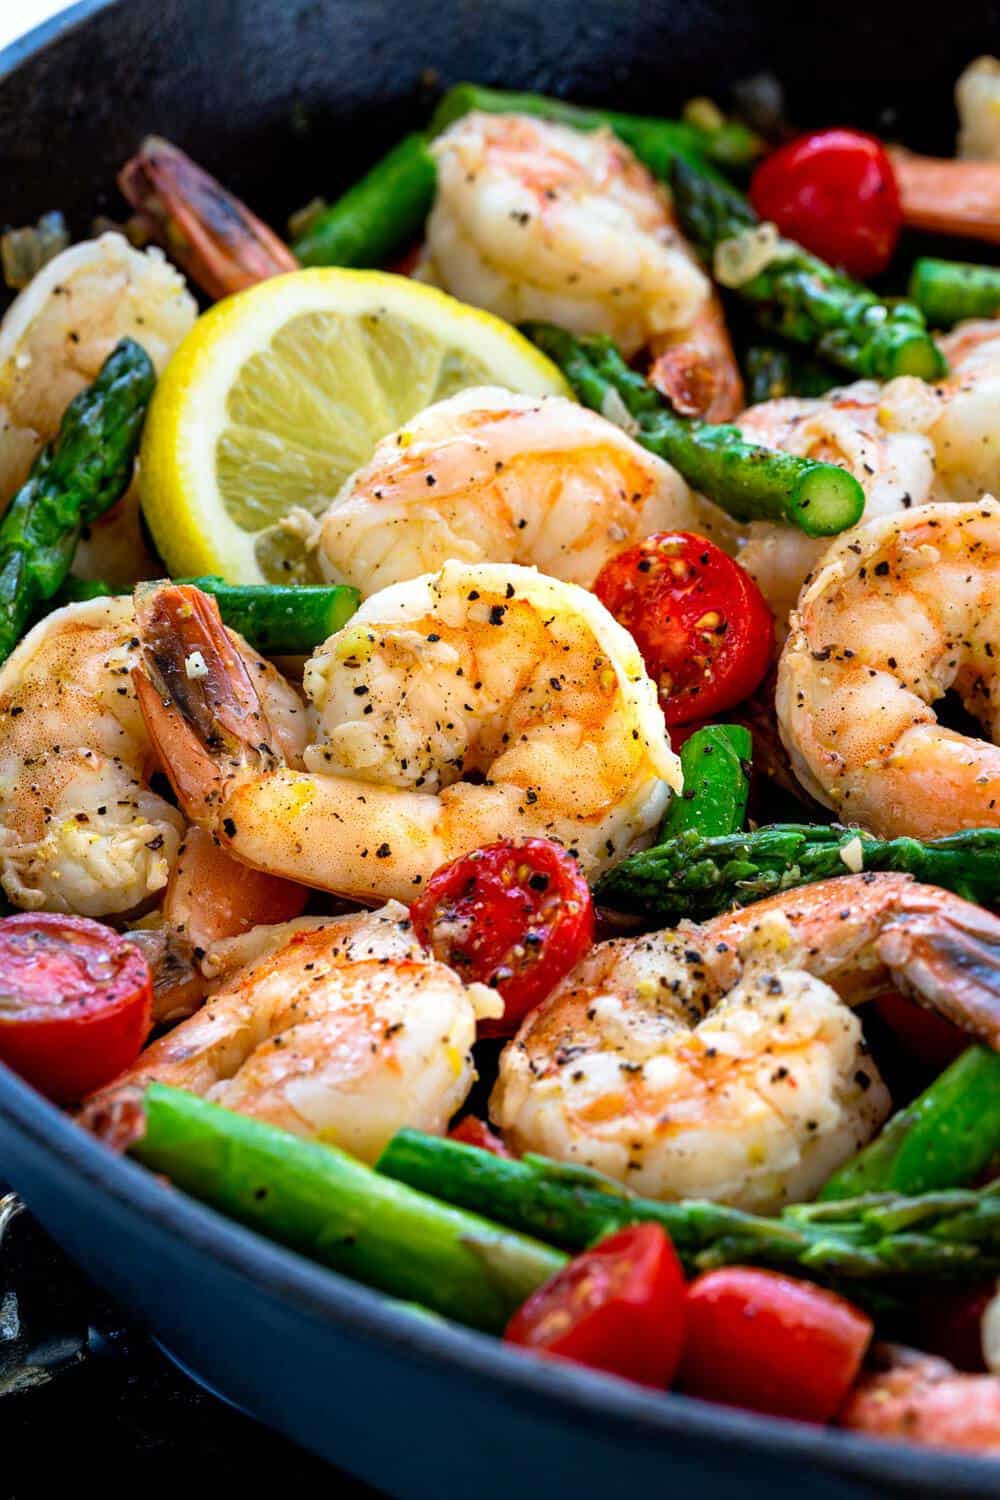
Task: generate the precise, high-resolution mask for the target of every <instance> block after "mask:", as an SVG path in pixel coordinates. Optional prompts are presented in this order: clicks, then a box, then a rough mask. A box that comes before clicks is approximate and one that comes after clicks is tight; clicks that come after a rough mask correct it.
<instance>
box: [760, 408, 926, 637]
mask: <svg viewBox="0 0 1000 1500" xmlns="http://www.w3.org/2000/svg"><path fill="white" fill-rule="evenodd" d="M737 425H738V426H739V428H740V429H741V431H742V432H744V433H745V434H746V436H747V437H748V438H750V439H751V440H752V441H753V442H758V443H762V444H764V445H765V446H766V447H768V448H781V449H784V451H785V452H787V453H795V454H798V455H799V457H800V458H814V459H820V460H822V461H823V462H825V463H835V464H839V465H840V466H841V468H844V469H848V470H849V471H850V473H852V474H853V475H854V477H855V479H857V480H858V482H859V483H860V485H861V487H862V489H863V490H864V492H865V518H866V519H871V518H872V517H874V516H884V515H891V514H893V513H894V512H895V511H899V510H903V509H908V508H909V507H910V506H913V505H922V504H923V503H924V501H925V500H928V499H930V498H931V489H932V486H933V483H934V447H933V444H932V443H931V440H930V439H929V438H928V437H926V436H925V435H924V434H922V433H919V432H906V431H900V432H890V431H887V430H885V428H883V427H882V426H881V425H880V422H879V387H878V386H877V385H876V384H875V383H874V382H873V381H858V382H856V383H855V384H854V385H850V386H845V387H844V388H843V389H842V390H839V391H835V392H833V393H831V394H830V395H828V396H823V397H816V398H805V397H795V396H786V397H781V398H779V399H777V400H774V401H763V402H761V403H760V405H758V406H751V407H749V408H748V409H747V410H746V411H745V412H743V414H742V415H741V416H740V417H739V418H738V419H737ZM746 533H747V541H746V543H745V545H744V546H743V548H742V549H741V551H740V553H739V560H740V562H741V563H742V565H743V566H744V567H745V568H746V570H747V572H748V573H750V574H751V576H752V577H753V578H754V579H756V581H757V584H758V586H759V587H760V590H761V592H762V593H763V595H764V597H765V598H766V599H767V602H768V603H769V604H770V606H771V608H772V609H773V610H774V613H775V617H776V619H777V621H778V625H779V628H781V627H783V626H784V623H785V621H787V619H788V616H789V614H790V612H791V610H792V608H793V606H794V604H795V601H796V599H797V598H798V595H799V590H800V589H801V587H802V584H803V583H804V582H805V580H806V578H807V577H808V575H809V574H810V572H811V571H812V570H813V569H814V568H815V567H816V564H817V563H818V562H819V559H820V558H821V557H822V556H823V554H824V553H825V552H826V550H827V548H828V547H829V545H830V543H829V541H828V539H826V538H823V537H819V538H816V537H808V536H806V534H805V532H803V531H800V530H799V529H798V527H795V526H785V525H781V524H780V523H777V522H773V521H754V522H752V523H751V525H750V526H748V527H747V528H746Z"/></svg>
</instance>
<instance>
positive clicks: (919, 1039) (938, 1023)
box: [875, 990, 969, 1071]
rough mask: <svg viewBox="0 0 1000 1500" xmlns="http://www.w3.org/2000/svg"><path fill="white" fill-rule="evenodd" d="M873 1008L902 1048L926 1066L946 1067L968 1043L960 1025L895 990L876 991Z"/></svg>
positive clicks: (939, 1068)
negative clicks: (877, 992) (953, 1023)
mask: <svg viewBox="0 0 1000 1500" xmlns="http://www.w3.org/2000/svg"><path fill="white" fill-rule="evenodd" d="M875 1009H876V1010H877V1011H878V1013H879V1015H880V1016H881V1017H882V1020H883V1021H884V1022H885V1024H886V1025H887V1026H888V1027H889V1029H890V1031H891V1032H892V1033H893V1035H894V1036H895V1037H896V1039H897V1040H898V1042H899V1044H900V1046H901V1047H902V1048H903V1049H904V1051H906V1052H908V1053H909V1054H910V1056H911V1057H913V1058H915V1059H916V1060H917V1062H920V1063H924V1064H925V1065H926V1066H927V1067H928V1068H937V1069H938V1070H939V1071H940V1070H941V1069H942V1068H946V1067H947V1066H948V1064H949V1063H950V1062H954V1061H955V1058H956V1057H958V1055H959V1053H961V1052H964V1051H965V1049H966V1047H967V1046H968V1045H969V1037H968V1034H967V1033H966V1032H964V1031H962V1029H961V1028H960V1027H958V1026H953V1025H952V1023H951V1022H950V1021H946V1020H945V1018H944V1016H939V1015H937V1014H936V1013H935V1012H934V1011H932V1010H925V1009H924V1007H923V1006H922V1005H918V1004H917V1003H916V1001H915V1000H908V999H907V997H906V996H905V995H901V994H900V993H899V991H898V990H886V992H885V994H884V995H879V996H878V998H877V999H876V1001H875Z"/></svg>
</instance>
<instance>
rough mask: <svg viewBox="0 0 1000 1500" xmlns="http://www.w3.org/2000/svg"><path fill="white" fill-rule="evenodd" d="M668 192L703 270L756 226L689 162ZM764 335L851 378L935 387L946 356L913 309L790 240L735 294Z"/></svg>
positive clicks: (744, 204)
mask: <svg viewBox="0 0 1000 1500" xmlns="http://www.w3.org/2000/svg"><path fill="white" fill-rule="evenodd" d="M671 180H672V185H673V189H674V204H675V207H676V210H677V216H678V219H679V220H680V224H681V228H682V229H683V230H684V232H685V234H686V235H687V236H688V238H689V239H690V240H691V241H692V242H693V244H694V246H695V248H696V249H697V250H698V252H699V254H700V255H701V256H702V258H703V259H704V260H705V261H706V262H707V264H708V265H710V266H713V267H714V265H715V258H716V252H717V250H718V248H719V246H720V245H722V244H723V243H724V242H726V241H732V240H736V239H738V238H739V237H740V236H743V235H745V234H746V233H747V231H749V230H753V229H755V228H757V227H758V225H759V224H760V220H759V219H758V217H757V215H756V213H755V212H754V210H753V209H752V208H751V206H750V204H749V202H748V201H747V199H746V198H745V197H744V196H743V195H742V194H741V193H738V192H737V191H736V190H735V188H732V187H730V186H729V185H728V184H723V183H719V182H717V181H715V180H714V179H713V178H712V177H709V176H708V175H707V174H706V173H704V172H701V171H699V170H698V168H697V167H696V166H692V165H691V163H690V162H686V161H683V160H681V159H680V158H677V159H675V161H674V164H673V175H672V179H671ZM734 290H735V292H736V293H737V294H738V295H739V296H740V297H743V298H745V299H746V300H747V301H749V302H751V303H752V304H753V307H754V311H755V313H756V316H757V318H758V321H759V322H760V323H761V324H762V326H763V327H764V328H766V329H767V330H769V331H770V332H773V333H778V334H780V335H781V337H782V338H786V339H789V340H790V341H791V342H792V343H795V344H808V345H810V346H811V347H812V348H813V349H814V350H815V352H816V354H818V355H819V356H820V358H822V359H825V360H829V361H830V362H831V363H832V364H835V365H839V366H840V367H841V368H842V369H844V370H850V371H852V372H853V374H855V375H861V376H866V377H869V378H872V379H875V380H891V379H892V378H893V376H895V375H918V376H920V377H921V378H922V379H924V380H936V379H937V378H938V376H940V375H943V374H944V372H945V368H946V367H945V361H944V357H943V355H942V354H941V352H940V350H939V349H938V347H937V345H936V344H935V342H934V340H933V339H932V338H931V336H930V334H929V333H928V331H927V327H926V325H925V323H924V317H923V314H922V313H921V311H920V309H919V308H918V307H915V306H914V305H913V303H912V302H902V301H900V302H895V303H893V304H891V305H890V304H889V303H887V302H884V301H882V300H881V299H880V298H879V297H877V296H876V295H875V294H874V292H870V291H869V290H868V289H867V287H863V286H861V285H860V284H859V283H858V282H855V281H851V280H850V278H849V277H847V276H845V275H844V274H843V273H842V272H840V271H835V270H834V269H833V268H832V267H831V266H828V265H826V264H825V262H823V261H821V260H819V259H818V258H817V257H816V256H815V255H811V254H810V253H809V251H808V250H804V249H803V248H802V246H801V245H796V244H794V243H793V242H792V241H790V240H780V241H778V242H777V244H776V246H775V249H774V252H773V255H772V257H771V259H770V260H768V262H767V264H766V265H764V267H763V268H762V269H761V270H759V271H757V272H756V274H755V275H751V276H750V277H749V278H748V279H747V280H746V281H741V282H740V283H739V284H738V285H736V286H735V287H734Z"/></svg>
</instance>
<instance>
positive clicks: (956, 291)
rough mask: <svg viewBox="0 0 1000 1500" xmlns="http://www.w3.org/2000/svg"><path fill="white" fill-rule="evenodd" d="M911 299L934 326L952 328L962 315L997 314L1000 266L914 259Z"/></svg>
mask: <svg viewBox="0 0 1000 1500" xmlns="http://www.w3.org/2000/svg"><path fill="white" fill-rule="evenodd" d="M909 291H910V301H911V302H915V303H916V304H917V306H918V307H919V308H920V311H921V312H922V313H923V315H924V317H925V318H926V319H927V321H928V323H930V325H931V327H932V328H950V327H951V325H952V324H953V323H958V322H960V321H961V319H962V318H995V317H996V315H997V313H998V312H1000V266H976V265H970V264H968V263H967V262H966V261H960V260H934V259H932V258H931V257H930V256H923V257H921V259H920V260H917V261H914V264H913V272H912V274H911V276H910V288H909Z"/></svg>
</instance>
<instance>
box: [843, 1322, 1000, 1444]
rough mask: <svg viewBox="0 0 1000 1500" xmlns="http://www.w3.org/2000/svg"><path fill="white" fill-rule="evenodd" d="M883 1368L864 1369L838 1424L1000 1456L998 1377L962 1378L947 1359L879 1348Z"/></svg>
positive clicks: (895, 1347) (877, 1354) (883, 1435)
mask: <svg viewBox="0 0 1000 1500" xmlns="http://www.w3.org/2000/svg"><path fill="white" fill-rule="evenodd" d="M873 1353H874V1355H875V1358H876V1361H877V1364H878V1365H879V1366H881V1368H875V1369H866V1370H864V1371H863V1372H862V1373H861V1375H860V1376H859V1378H858V1380H857V1382H856V1384H855V1385H854V1388H853V1389H852V1391H851V1393H850V1395H849V1396H848V1398H847V1401H846V1402H845V1404H844V1406H843V1407H842V1408H841V1411H840V1415H839V1416H838V1418H837V1423H838V1426H840V1427H849V1428H851V1430H852V1431H853V1432H863V1433H866V1434H867V1435H868V1436H869V1437H881V1438H889V1439H892V1440H895V1441H902V1442H908V1443H923V1444H925V1445H926V1446H927V1447H930V1448H959V1449H962V1450H963V1451H964V1452H967V1453H984V1454H985V1453H993V1454H1000V1379H998V1378H997V1376H996V1375H963V1374H960V1373H959V1372H958V1371H957V1370H956V1369H955V1368H954V1366H953V1365H950V1364H949V1363H948V1361H947V1360H945V1359H937V1358H935V1357H934V1356H932V1355H930V1354H922V1353H920V1352H919V1351H917V1350H916V1349H905V1348H901V1347H899V1346H898V1345H892V1344H877V1345H875V1348H874V1351H873Z"/></svg>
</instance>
